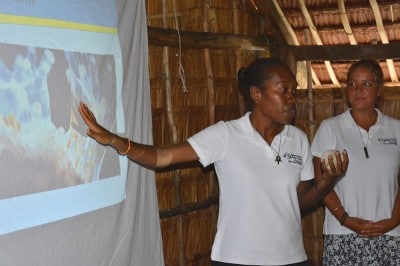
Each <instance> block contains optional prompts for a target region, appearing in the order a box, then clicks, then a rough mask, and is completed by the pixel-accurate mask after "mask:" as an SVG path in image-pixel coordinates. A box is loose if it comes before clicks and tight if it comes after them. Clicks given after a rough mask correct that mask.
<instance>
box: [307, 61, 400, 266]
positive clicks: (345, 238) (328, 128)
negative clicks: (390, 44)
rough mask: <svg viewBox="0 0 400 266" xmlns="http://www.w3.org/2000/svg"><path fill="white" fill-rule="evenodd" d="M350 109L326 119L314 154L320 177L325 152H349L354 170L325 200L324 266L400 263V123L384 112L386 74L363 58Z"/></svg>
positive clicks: (355, 69) (351, 75)
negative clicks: (381, 106)
mask: <svg viewBox="0 0 400 266" xmlns="http://www.w3.org/2000/svg"><path fill="white" fill-rule="evenodd" d="M346 90H347V98H348V102H349V106H350V108H349V109H348V110H347V111H345V112H344V113H343V114H341V115H338V116H336V117H333V118H330V119H327V120H325V121H323V122H322V123H321V125H320V127H319V129H318V131H317V133H316V135H315V138H314V140H313V143H312V146H311V150H312V153H313V155H314V156H315V159H314V161H315V167H316V168H315V171H316V173H315V174H316V179H318V177H319V175H320V174H321V171H320V167H319V166H320V165H321V162H320V158H321V155H322V153H323V152H324V151H326V150H330V149H339V150H341V149H346V150H347V152H348V156H349V166H348V169H347V172H346V174H345V176H344V177H343V179H341V180H340V181H339V182H338V183H337V185H336V186H335V188H334V191H332V192H330V193H329V194H328V195H327V196H326V197H325V198H324V203H325V205H326V207H327V209H326V212H325V222H324V234H325V236H324V259H323V264H324V265H327V266H328V265H329V266H335V265H340V266H342V265H368V266H370V265H376V266H399V265H400V226H399V224H400V195H399V194H400V193H399V167H400V151H399V147H400V146H399V145H400V121H399V120H397V119H394V118H392V117H389V116H386V115H384V114H382V113H381V112H380V111H379V110H378V109H377V108H376V105H377V100H378V98H379V97H380V96H381V95H382V90H383V73H382V70H381V68H380V66H379V64H378V63H377V62H376V61H372V60H360V61H358V62H357V63H354V64H353V65H352V66H351V68H350V69H349V72H348V74H347V88H346Z"/></svg>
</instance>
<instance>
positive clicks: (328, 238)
mask: <svg viewBox="0 0 400 266" xmlns="http://www.w3.org/2000/svg"><path fill="white" fill-rule="evenodd" d="M323 265H324V266H336V265H337V266H399V265H400V237H394V236H387V235H383V236H380V237H374V238H365V237H359V236H358V235H357V234H346V235H325V236H324V254H323Z"/></svg>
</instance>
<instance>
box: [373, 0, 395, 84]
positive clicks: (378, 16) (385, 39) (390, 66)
mask: <svg viewBox="0 0 400 266" xmlns="http://www.w3.org/2000/svg"><path fill="white" fill-rule="evenodd" d="M369 3H370V5H371V7H372V11H373V12H374V16H375V21H376V27H377V28H378V32H379V36H380V37H381V40H382V43H389V38H388V36H387V34H386V31H385V27H383V20H382V15H381V11H380V10H379V6H378V3H377V2H376V0H369ZM386 63H387V66H388V69H389V74H390V78H391V79H392V81H394V82H397V81H399V79H398V78H397V74H396V69H395V67H394V62H393V60H391V59H387V60H386Z"/></svg>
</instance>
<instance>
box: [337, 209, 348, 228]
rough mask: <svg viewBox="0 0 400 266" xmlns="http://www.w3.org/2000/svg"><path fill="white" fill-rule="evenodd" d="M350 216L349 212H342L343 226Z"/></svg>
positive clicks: (341, 220) (341, 221) (341, 223)
mask: <svg viewBox="0 0 400 266" xmlns="http://www.w3.org/2000/svg"><path fill="white" fill-rule="evenodd" d="M348 216H349V214H348V213H347V212H344V213H343V214H342V217H340V221H339V222H340V225H341V226H343V225H344V222H345V221H346V219H347V217H348Z"/></svg>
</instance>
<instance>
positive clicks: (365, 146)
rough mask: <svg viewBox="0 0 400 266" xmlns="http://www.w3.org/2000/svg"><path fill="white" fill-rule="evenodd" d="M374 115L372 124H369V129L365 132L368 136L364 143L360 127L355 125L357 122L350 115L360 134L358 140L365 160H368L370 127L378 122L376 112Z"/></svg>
mask: <svg viewBox="0 0 400 266" xmlns="http://www.w3.org/2000/svg"><path fill="white" fill-rule="evenodd" d="M375 113H376V116H375V118H374V120H373V123H372V124H371V126H370V127H369V128H368V130H367V134H368V135H367V141H365V142H364V138H363V136H362V133H361V127H360V125H359V124H358V123H357V121H356V120H355V118H354V116H353V114H352V113H351V115H352V116H353V119H354V121H355V122H356V124H357V126H358V132H359V133H360V138H361V142H362V145H363V149H364V155H365V158H366V159H368V158H369V153H368V142H369V130H370V129H371V127H372V126H373V125H374V124H375V123H376V122H377V121H378V113H377V112H376V111H375Z"/></svg>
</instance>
